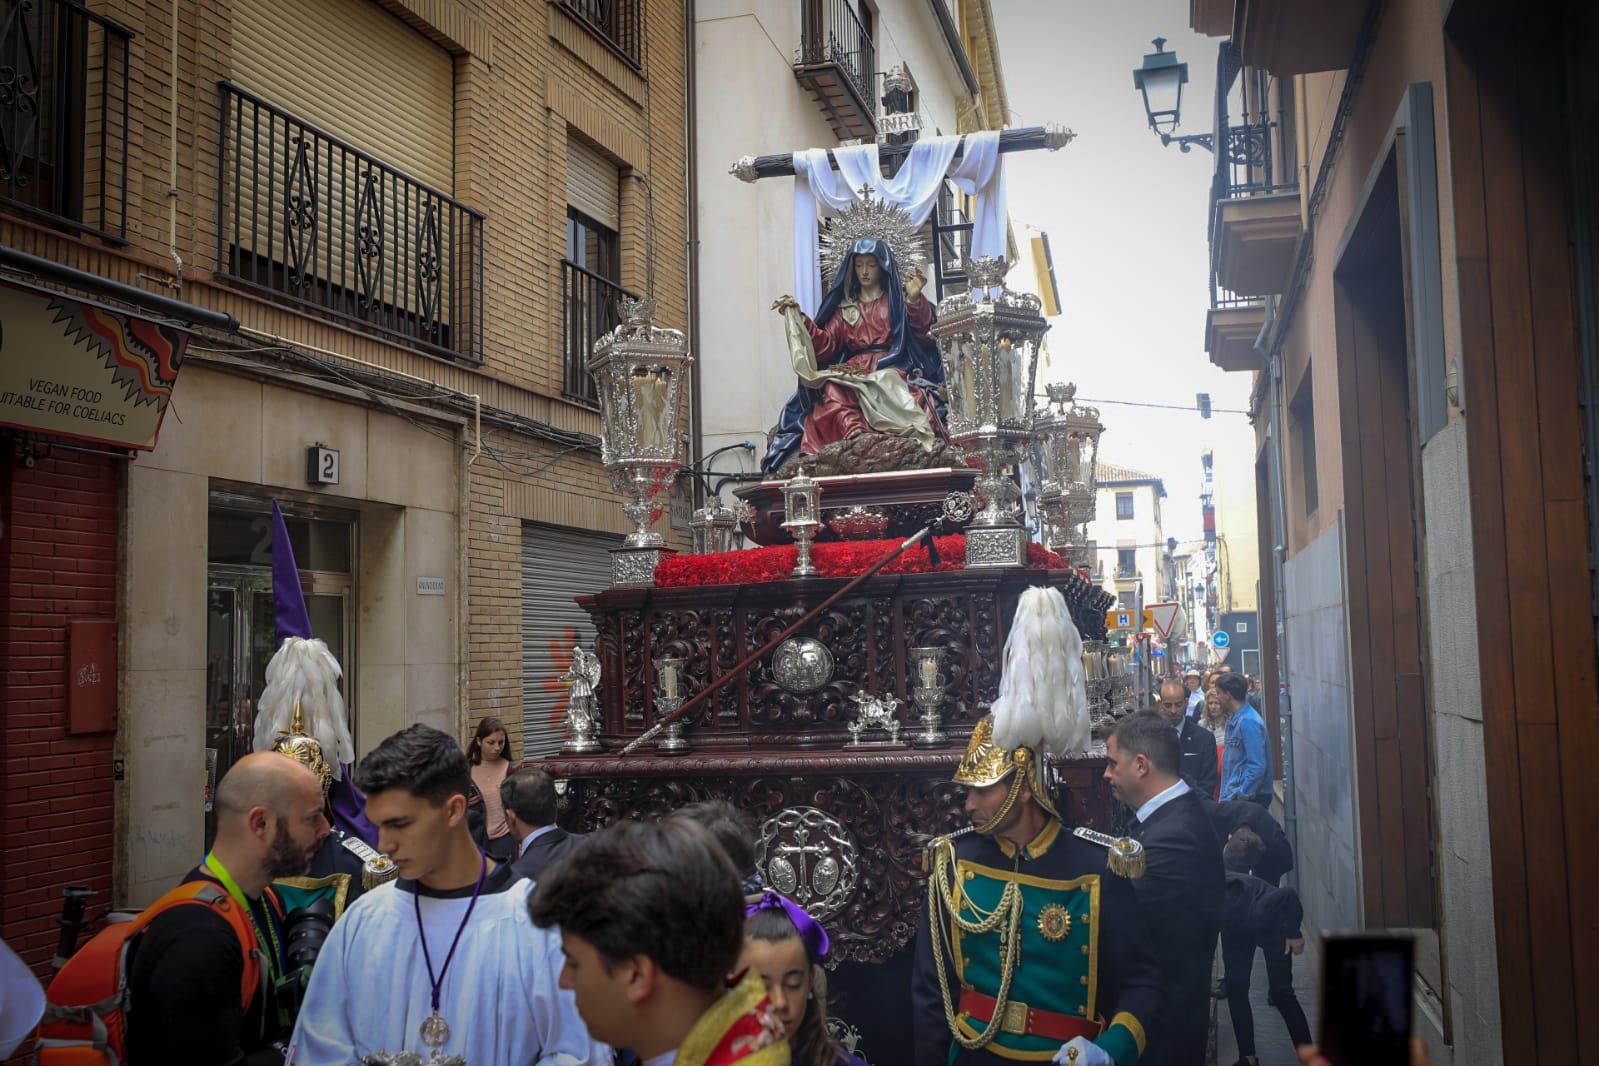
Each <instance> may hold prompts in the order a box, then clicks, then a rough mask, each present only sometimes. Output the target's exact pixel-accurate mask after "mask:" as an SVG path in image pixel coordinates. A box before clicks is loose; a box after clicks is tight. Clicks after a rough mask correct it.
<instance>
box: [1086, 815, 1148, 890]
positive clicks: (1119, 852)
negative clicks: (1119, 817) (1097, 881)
mask: <svg viewBox="0 0 1599 1066" xmlns="http://www.w3.org/2000/svg"><path fill="white" fill-rule="evenodd" d="M1072 836H1074V837H1076V838H1077V839H1079V840H1086V841H1088V842H1089V843H1090V844H1098V845H1099V846H1100V847H1102V848H1104V849H1105V850H1106V851H1108V852H1109V853H1110V854H1108V855H1106V856H1105V865H1106V866H1107V867H1108V868H1109V869H1110V872H1111V873H1113V874H1116V875H1117V876H1119V877H1125V878H1127V879H1128V880H1129V881H1131V880H1133V879H1134V878H1138V877H1143V876H1144V845H1142V844H1140V843H1139V842H1138V841H1136V840H1134V839H1133V838H1132V837H1113V836H1111V835H1110V834H1109V833H1101V832H1098V831H1096V830H1093V829H1085V828H1083V827H1081V826H1079V827H1078V828H1076V829H1073V830H1072Z"/></svg>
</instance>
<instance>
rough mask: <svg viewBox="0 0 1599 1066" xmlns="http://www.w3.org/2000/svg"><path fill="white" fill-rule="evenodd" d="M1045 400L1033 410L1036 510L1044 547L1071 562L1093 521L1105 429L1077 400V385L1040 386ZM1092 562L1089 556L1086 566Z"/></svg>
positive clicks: (1091, 409)
mask: <svg viewBox="0 0 1599 1066" xmlns="http://www.w3.org/2000/svg"><path fill="white" fill-rule="evenodd" d="M1044 391H1045V392H1046V393H1048V395H1049V404H1048V405H1047V406H1045V407H1043V408H1041V409H1039V410H1038V411H1036V412H1034V414H1033V469H1034V472H1035V473H1036V474H1037V476H1038V511H1039V518H1040V522H1039V525H1040V528H1041V529H1042V531H1043V535H1044V546H1045V547H1046V548H1049V549H1050V550H1051V551H1055V552H1059V553H1061V554H1062V555H1065V556H1067V559H1068V561H1069V562H1071V563H1072V564H1074V565H1077V564H1079V563H1083V560H1081V559H1079V558H1078V557H1079V556H1081V555H1082V554H1083V552H1084V549H1085V547H1086V543H1087V540H1086V538H1087V531H1086V526H1087V523H1089V522H1091V521H1093V520H1094V493H1095V492H1096V491H1097V489H1098V478H1097V476H1096V473H1095V472H1096V470H1097V463H1098V461H1099V435H1100V434H1101V433H1103V432H1104V431H1105V427H1104V425H1103V424H1102V423H1101V422H1100V421H1099V410H1098V409H1097V408H1094V407H1084V406H1083V405H1081V404H1079V403H1078V402H1077V401H1076V395H1077V386H1076V385H1061V384H1050V385H1046V386H1044ZM1084 565H1089V566H1092V565H1093V562H1092V560H1088V561H1087V562H1086V564H1084Z"/></svg>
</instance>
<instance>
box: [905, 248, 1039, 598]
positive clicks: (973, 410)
mask: <svg viewBox="0 0 1599 1066" xmlns="http://www.w3.org/2000/svg"><path fill="white" fill-rule="evenodd" d="M1008 269H1009V267H1008V265H1007V264H1006V262H1005V260H1004V259H1003V258H994V257H983V258H980V259H976V260H973V261H972V262H970V263H968V264H967V267H966V274H967V279H968V282H969V284H970V286H971V287H970V289H969V290H968V291H967V292H964V293H961V294H960V295H957V296H951V297H949V298H947V299H945V300H944V301H943V302H942V303H940V304H939V307H938V321H937V322H936V323H934V325H933V328H932V331H931V332H932V335H933V336H934V338H936V339H937V341H938V352H939V356H940V357H941V358H942V360H943V363H944V388H945V391H946V396H947V402H948V409H949V438H950V440H951V441H953V442H954V443H955V444H958V445H960V446H961V447H962V448H964V449H965V450H966V451H967V452H968V453H969V454H973V455H975V456H976V457H977V460H978V462H979V463H980V464H981V465H982V468H983V472H982V474H981V476H979V477H978V479H977V484H976V491H977V495H978V496H979V497H981V498H982V500H983V508H982V510H981V511H979V512H978V513H977V515H976V516H975V517H974V518H973V519H972V521H971V522H970V523H969V524H968V525H967V527H966V565H967V566H969V567H991V566H1025V565H1026V563H1027V530H1026V528H1025V527H1024V526H1023V525H1022V523H1021V521H1020V518H1019V515H1018V512H1017V507H1016V502H1017V501H1018V500H1019V499H1020V498H1021V490H1020V489H1018V488H1017V487H1016V483H1015V481H1013V480H1012V479H1011V477H1010V476H1009V474H1008V473H1007V468H1008V467H1010V466H1012V465H1013V464H1014V463H1016V462H1017V461H1018V458H1019V452H1018V449H1019V448H1021V447H1022V446H1023V445H1025V444H1026V443H1027V441H1028V439H1029V437H1030V435H1031V428H1032V416H1033V411H1032V396H1033V379H1034V377H1035V376H1036V374H1037V371H1038V348H1039V344H1040V343H1041V342H1042V341H1043V338H1044V333H1045V331H1047V330H1048V329H1049V323H1047V322H1045V321H1044V316H1043V315H1042V314H1040V313H1039V312H1040V310H1041V308H1042V304H1041V302H1040V301H1039V299H1038V297H1036V296H1033V295H1031V294H1029V293H1020V292H1012V291H1010V290H1009V289H1006V288H1005V287H1004V278H1005V273H1006V271H1007V270H1008Z"/></svg>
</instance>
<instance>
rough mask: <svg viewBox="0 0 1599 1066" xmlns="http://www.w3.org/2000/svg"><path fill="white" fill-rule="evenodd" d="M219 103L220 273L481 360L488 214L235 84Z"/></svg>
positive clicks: (425, 346) (429, 347)
mask: <svg viewBox="0 0 1599 1066" xmlns="http://www.w3.org/2000/svg"><path fill="white" fill-rule="evenodd" d="M222 104H223V106H222V139H221V145H222V160H221V165H220V166H219V167H218V172H217V264H218V266H217V273H218V274H219V275H221V276H223V277H225V278H226V279H227V280H228V282H229V283H230V284H232V285H236V286H238V287H240V288H245V289H249V290H252V291H258V292H260V293H262V294H263V295H266V296H268V297H270V298H272V299H276V300H282V301H286V302H289V303H292V304H295V305H297V306H300V307H304V308H306V309H308V310H314V311H316V312H319V313H322V314H326V315H329V316H331V317H333V318H337V319H340V320H343V321H347V322H350V323H353V324H359V325H362V326H365V327H367V328H369V329H371V330H373V331H375V332H378V333H382V334H385V335H388V336H391V337H394V338H396V339H399V340H402V341H405V342H408V343H410V344H412V345H414V346H416V347H418V348H419V349H420V350H423V351H425V352H428V353H429V354H435V355H444V356H450V357H455V358H463V359H469V360H473V361H481V360H482V358H483V215H482V214H480V213H479V212H477V211H475V210H473V209H472V208H470V207H467V206H466V205H465V204H462V203H461V202H459V201H458V200H455V199H454V198H452V197H450V196H449V195H447V194H445V193H442V192H440V191H438V190H437V189H434V188H432V187H431V186H428V185H426V184H424V183H422V182H420V181H418V180H416V179H415V178H412V177H409V176H407V175H405V174H403V173H401V172H400V171H398V170H396V169H394V168H393V167H391V166H388V165H387V164H385V163H383V162H382V161H381V160H378V159H376V158H374V157H373V156H371V155H368V154H367V153H366V152H363V151H361V150H360V149H359V148H356V147H354V146H353V145H350V144H347V143H345V142H344V141H341V140H339V139H338V138H337V137H334V136H332V135H331V134H328V133H324V132H323V131H321V130H319V129H317V128H316V127H314V126H311V125H310V124H308V123H306V122H305V121H303V120H301V119H299V118H297V117H295V116H294V115H291V114H290V113H288V112H287V111H284V110H282V109H281V108H278V107H275V106H273V105H272V104H270V103H268V102H267V101H265V100H263V99H261V98H260V97H258V96H254V95H252V94H251V93H248V92H246V91H244V90H243V89H240V88H237V87H236V86H233V85H230V84H227V83H223V85H222Z"/></svg>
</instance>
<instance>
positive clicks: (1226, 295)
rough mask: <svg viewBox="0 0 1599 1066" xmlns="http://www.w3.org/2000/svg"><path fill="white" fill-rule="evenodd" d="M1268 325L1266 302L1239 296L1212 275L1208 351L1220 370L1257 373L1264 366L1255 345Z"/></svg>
mask: <svg viewBox="0 0 1599 1066" xmlns="http://www.w3.org/2000/svg"><path fill="white" fill-rule="evenodd" d="M1265 324H1266V301H1265V300H1264V299H1262V298H1261V297H1259V296H1239V295H1238V294H1237V293H1234V292H1231V291H1229V290H1227V289H1225V288H1223V287H1222V286H1221V283H1220V282H1218V281H1217V280H1216V271H1215V270H1214V269H1213V270H1211V272H1210V310H1209V311H1207V312H1206V313H1205V351H1206V352H1207V353H1209V355H1210V361H1211V364H1212V365H1214V366H1215V367H1216V368H1217V369H1219V370H1254V369H1256V368H1258V367H1259V366H1260V356H1259V355H1258V354H1256V352H1255V341H1256V339H1257V338H1259V336H1260V330H1261V327H1262V326H1264V325H1265Z"/></svg>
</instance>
